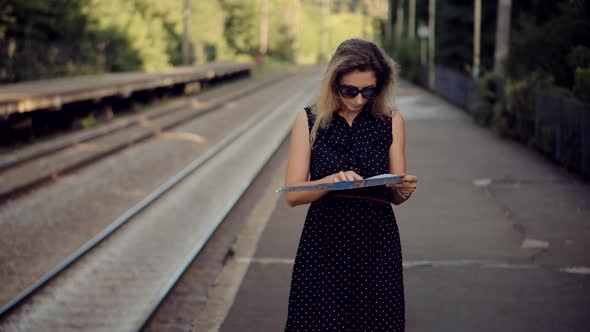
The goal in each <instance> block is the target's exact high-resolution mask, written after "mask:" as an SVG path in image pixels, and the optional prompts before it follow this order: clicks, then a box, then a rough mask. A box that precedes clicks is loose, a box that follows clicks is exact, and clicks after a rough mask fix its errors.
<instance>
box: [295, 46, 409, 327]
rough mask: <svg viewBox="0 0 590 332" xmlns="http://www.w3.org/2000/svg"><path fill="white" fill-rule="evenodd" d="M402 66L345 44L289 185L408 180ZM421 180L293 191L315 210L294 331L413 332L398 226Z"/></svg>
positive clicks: (310, 119)
mask: <svg viewBox="0 0 590 332" xmlns="http://www.w3.org/2000/svg"><path fill="white" fill-rule="evenodd" d="M395 83H396V66H395V64H394V63H393V61H392V60H391V59H390V58H389V57H388V56H387V55H386V54H385V53H384V52H383V50H381V49H380V48H379V47H377V46H376V45H375V44H373V43H372V42H369V41H366V40H361V39H349V40H346V41H344V42H343V43H342V44H340V46H338V48H337V49H336V51H335V53H334V56H333V57H332V59H331V60H330V63H329V64H328V67H327V69H326V73H325V77H324V79H323V81H322V83H321V87H320V91H319V95H318V96H317V98H316V101H315V103H314V105H313V106H312V107H308V108H306V109H305V112H303V111H301V112H299V113H298V114H297V117H296V120H295V125H294V127H293V131H292V134H291V149H290V152H289V161H288V163H287V174H286V179H285V185H287V186H291V185H303V184H313V183H323V182H336V181H347V180H361V179H363V178H366V177H371V176H375V175H379V174H383V173H392V174H405V172H406V159H405V134H404V122H403V119H402V117H401V114H400V113H399V112H398V111H394V105H393V99H392V98H393V88H394V85H395ZM416 183H417V178H416V176H413V175H406V176H404V182H403V183H401V184H394V185H390V186H387V187H386V186H376V187H369V188H359V189H349V190H341V191H328V190H324V191H300V192H286V193H285V198H286V200H287V202H288V204H289V205H290V206H295V205H299V204H306V203H311V205H310V207H309V210H308V213H307V217H306V219H305V225H304V227H303V231H302V234H301V239H300V242H299V248H298V250H297V256H296V258H295V265H294V267H293V275H292V280H291V291H290V294H289V310H288V319H287V323H286V329H285V330H286V331H403V330H404V313H405V311H404V310H405V304H404V289H403V276H402V273H403V271H402V255H401V245H400V239H399V233H398V228H397V225H396V220H395V215H394V213H393V209H392V206H391V203H393V204H395V205H399V204H402V203H403V202H405V201H406V200H408V199H409V198H410V197H411V195H412V193H413V192H414V190H415V189H416Z"/></svg>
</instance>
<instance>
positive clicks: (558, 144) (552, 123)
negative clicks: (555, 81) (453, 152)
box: [422, 66, 590, 177]
mask: <svg viewBox="0 0 590 332" xmlns="http://www.w3.org/2000/svg"><path fill="white" fill-rule="evenodd" d="M422 84H423V86H425V87H427V86H428V67H427V66H423V67H422ZM478 90H479V85H478V82H477V81H476V80H474V79H473V78H472V77H471V76H469V75H467V74H464V73H460V72H457V71H455V70H452V69H448V68H445V67H442V66H436V68H435V87H434V92H436V93H437V94H439V95H441V96H443V97H444V98H446V99H447V100H449V101H450V102H452V103H454V104H456V105H457V106H460V107H462V108H463V109H465V110H466V111H469V107H470V105H471V103H472V102H473V101H474V100H475V98H476V96H477V93H478ZM524 93H529V92H524ZM530 93H531V94H532V95H531V94H529V95H522V96H521V99H522V100H521V102H520V103H517V102H514V103H513V104H514V106H515V109H514V113H513V118H512V122H513V123H512V126H511V127H512V130H513V137H514V138H515V139H517V140H519V141H520V142H522V143H524V144H528V145H531V144H532V145H533V146H534V147H536V148H537V149H539V150H540V151H541V152H542V153H544V154H546V155H548V156H550V157H551V158H553V159H554V160H556V161H557V162H559V163H561V164H563V165H566V166H567V167H568V168H569V169H572V170H574V171H576V172H579V173H580V174H582V175H583V176H585V177H590V104H587V103H582V102H580V101H577V100H574V99H570V98H565V97H562V96H557V95H552V94H548V93H545V92H542V91H535V92H530ZM496 97H497V98H496V100H498V101H499V100H503V99H504V98H505V86H504V83H499V84H498V85H497V86H496ZM529 101H532V105H529V104H531V103H530V102H529Z"/></svg>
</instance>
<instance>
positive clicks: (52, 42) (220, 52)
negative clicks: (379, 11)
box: [0, 0, 376, 83]
mask: <svg viewBox="0 0 590 332" xmlns="http://www.w3.org/2000/svg"><path fill="white" fill-rule="evenodd" d="M266 1H267V3H268V5H269V14H268V22H269V29H268V31H269V34H268V49H267V56H269V57H271V58H272V59H273V60H276V61H289V62H297V63H315V62H316V61H317V60H318V58H320V56H319V53H320V52H321V50H322V49H324V50H325V51H324V52H331V51H332V50H333V48H334V47H335V46H336V45H337V44H338V43H339V42H340V41H342V40H343V39H345V38H349V37H353V36H357V37H358V36H362V32H363V31H365V32H366V33H367V35H366V37H368V38H372V37H376V35H374V34H373V23H374V22H373V20H363V17H362V8H361V7H362V6H361V3H362V1H361V0H334V1H331V7H330V14H329V16H328V17H326V18H324V17H323V16H322V11H321V5H322V2H321V1H317V0H266ZM262 2H263V0H211V1H198V0H192V1H191V2H190V4H191V8H190V9H191V14H190V28H189V40H190V50H191V54H190V58H191V62H192V63H204V62H207V61H220V60H229V59H232V60H248V61H251V60H252V59H253V57H254V56H255V55H256V54H257V53H258V52H259V49H260V43H261V41H260V38H261V37H260V22H261V15H262V14H261V4H262ZM183 6H184V1H183V0H171V1H160V0H133V1H120V0H5V1H2V2H0V83H8V82H17V81H23V80H33V79H40V78H49V77H59V76H69V75H79V74H93V73H102V72H114V71H133V70H157V69H162V68H167V67H170V66H175V65H180V64H181V63H182V53H181V44H182V37H183ZM324 20H327V21H326V22H327V23H326V26H327V30H328V31H327V34H328V38H327V39H328V45H322V40H321V26H322V22H323V21H324ZM363 25H364V26H363ZM322 46H324V47H322Z"/></svg>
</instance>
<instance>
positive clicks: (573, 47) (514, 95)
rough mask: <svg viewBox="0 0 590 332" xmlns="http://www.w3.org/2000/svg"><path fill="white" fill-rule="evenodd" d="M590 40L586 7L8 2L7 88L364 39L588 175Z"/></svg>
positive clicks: (261, 0) (492, 123) (305, 55)
mask: <svg viewBox="0 0 590 332" xmlns="http://www.w3.org/2000/svg"><path fill="white" fill-rule="evenodd" d="M589 35H590V4H589V1H586V0H563V1H537V0H523V1H506V0H502V1H480V0H474V1H473V0H445V1H429V0H406V1H402V0H397V1H396V0H389V1H388V0H274V1H271V0H212V1H196V0H193V1H190V0H177V1H155V0H135V1H115V0H84V1H74V0H71V1H67V0H64V1H40V0H39V1H36V0H24V1H3V2H2V4H1V5H0V54H1V56H0V83H4V84H7V83H15V82H22V81H29V80H38V79H46V78H56V77H68V76H76V75H91V74H101V73H110V72H126V71H157V70H164V69H167V68H171V67H173V66H180V65H183V64H184V65H189V64H203V63H207V62H219V61H228V60H233V61H241V62H249V61H255V62H256V63H258V64H264V65H265V67H264V68H277V67H280V66H284V65H287V64H298V65H308V64H316V63H323V62H325V61H326V60H327V59H328V58H329V57H330V55H331V52H332V51H333V50H334V48H335V47H336V46H337V45H338V44H339V43H340V42H341V41H342V40H344V39H346V38H350V37H362V38H367V39H371V40H374V41H375V42H376V43H378V44H379V45H381V46H383V47H384V48H385V49H386V50H387V51H388V52H389V53H390V54H391V55H392V57H393V58H394V59H395V60H396V61H397V62H398V63H399V64H400V66H401V75H402V76H403V77H404V78H406V79H407V80H409V81H410V82H413V83H415V84H421V85H424V86H426V87H428V88H430V89H431V90H435V91H437V92H438V93H439V94H441V95H443V96H445V97H446V98H448V99H449V100H451V101H453V102H454V103H457V104H458V105H460V106H462V107H464V108H466V109H468V110H470V112H471V113H472V114H473V116H474V117H475V119H476V121H477V122H478V123H480V124H481V125H484V126H489V127H491V128H493V129H494V130H495V131H496V132H498V133H499V134H500V135H502V136H504V137H511V138H515V139H518V140H520V141H521V142H523V143H525V144H528V145H536V146H537V147H538V148H539V149H540V150H541V151H543V152H545V153H546V154H548V155H554V154H557V155H556V156H555V158H556V159H557V160H558V161H560V162H562V163H564V164H566V165H569V166H570V167H571V168H574V169H577V170H578V171H583V173H584V174H589V172H590V171H588V170H587V169H585V170H583V169H582V168H584V167H587V166H585V165H581V164H580V163H582V160H579V158H580V156H581V151H580V149H581V148H580V147H579V145H580V144H582V141H583V139H581V136H580V135H582V136H584V135H585V134H584V133H580V130H581V129H579V128H574V127H575V126H573V125H572V124H571V123H578V122H581V121H582V120H580V111H578V109H582V108H584V106H583V105H581V104H580V103H579V102H583V101H588V99H589V98H590V38H588V36H589ZM428 68H429V69H428ZM549 104H550V105H554V106H548V105H549ZM555 105H557V106H555ZM556 108H560V110H562V109H563V110H564V111H559V112H558V113H556V112H555V109H556ZM537 109H539V110H538V112H536V110H537ZM551 109H553V111H552V110H551ZM535 114H538V116H537V117H535ZM561 116H563V117H565V118H567V119H566V120H567V121H565V120H564V121H562V122H567V123H564V124H563V125H562V127H559V128H558V127H556V126H557V124H556V121H554V119H556V118H558V117H561ZM536 127H539V128H537V129H535V128H536ZM561 132H567V133H568V134H567V135H562V134H560V133H561ZM566 136H568V137H566ZM556 150H559V151H556ZM584 158H588V157H587V156H586V157H584ZM572 159H575V160H572Z"/></svg>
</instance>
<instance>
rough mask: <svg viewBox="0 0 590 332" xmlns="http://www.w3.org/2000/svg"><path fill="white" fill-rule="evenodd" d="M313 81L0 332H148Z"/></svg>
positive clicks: (194, 166)
mask: <svg viewBox="0 0 590 332" xmlns="http://www.w3.org/2000/svg"><path fill="white" fill-rule="evenodd" d="M312 88H313V84H307V85H305V86H304V87H303V89H299V90H298V92H296V93H294V94H293V95H292V97H290V98H288V99H287V100H285V101H284V102H282V103H280V105H279V106H278V107H273V109H271V110H270V111H268V112H260V113H258V114H256V115H255V116H254V117H251V118H250V119H248V121H246V122H244V123H242V124H241V126H240V127H239V128H238V129H237V130H232V132H231V134H230V135H229V136H227V137H226V138H224V139H223V140H222V141H221V142H219V143H217V144H215V145H214V146H212V147H210V148H209V149H208V150H207V151H206V153H204V154H202V155H200V156H199V157H198V158H196V159H195V160H193V162H191V163H190V165H188V166H187V167H185V168H184V169H183V170H182V171H180V172H179V173H177V174H176V175H175V176H173V177H172V178H170V179H169V180H168V181H167V182H166V183H164V184H163V185H162V186H160V187H159V188H158V189H156V190H155V191H153V192H152V193H150V194H149V195H147V196H146V197H145V198H144V199H143V200H141V201H140V202H139V203H137V204H136V205H135V206H134V207H132V208H131V209H129V210H128V211H127V212H125V213H124V214H122V215H121V216H120V217H119V218H117V219H116V220H115V221H113V222H112V223H111V224H110V225H109V226H108V227H107V228H106V229H104V230H103V231H102V232H101V233H100V234H98V235H96V236H95V237H94V238H93V239H92V240H90V241H88V242H87V243H86V244H85V245H83V246H82V247H81V248H79V249H78V250H77V251H76V252H75V253H73V254H72V255H70V256H69V257H67V258H66V259H65V260H64V261H62V262H61V263H60V264H58V265H57V266H55V267H54V268H53V269H52V270H51V271H49V272H48V273H46V274H45V275H44V276H43V277H42V278H40V279H39V280H38V281H37V282H36V283H35V284H34V285H33V286H31V287H30V288H29V289H27V290H25V291H24V292H22V293H21V294H19V295H18V296H17V297H16V298H15V299H13V300H12V301H10V302H9V303H8V304H6V305H5V306H3V307H2V308H1V309H0V317H1V318H0V330H8V331H11V330H16V331H20V330H24V331H29V330H30V331H34V330H60V331H61V330H68V329H72V330H76V329H82V328H83V329H93V330H105V331H136V330H140V329H141V328H142V326H143V325H144V324H145V322H146V321H147V320H148V319H149V317H150V316H151V314H152V313H153V312H154V310H155V309H156V308H157V307H158V305H159V304H160V303H161V301H162V299H163V298H164V297H165V296H166V294H167V293H168V291H169V290H170V289H171V288H172V287H173V286H174V284H175V283H176V281H177V280H178V278H179V277H180V276H181V275H182V273H183V272H184V271H185V269H186V268H187V266H188V265H189V264H190V263H191V262H192V261H193V259H194V258H195V257H196V256H197V255H198V254H199V252H200V251H201V249H202V248H203V246H204V245H205V243H206V242H207V240H208V239H209V237H210V236H211V234H212V233H213V232H214V231H215V229H217V227H218V226H219V225H220V223H221V222H222V221H223V219H224V217H225V215H227V213H228V212H229V211H230V210H231V209H232V207H233V206H234V204H235V203H236V202H237V200H238V199H239V198H240V196H241V195H242V194H243V193H244V192H245V190H246V189H247V188H248V186H249V185H250V183H251V182H252V181H253V179H254V178H255V177H256V175H257V174H258V172H259V171H260V169H261V168H262V167H263V166H264V164H265V163H266V161H267V160H268V159H269V158H270V157H271V156H272V154H273V153H274V151H275V150H276V148H277V147H278V145H279V144H280V143H281V142H282V141H283V140H284V138H285V137H286V135H287V134H288V131H289V128H290V126H291V124H292V121H293V119H294V116H295V112H294V111H293V110H297V109H301V108H302V107H303V106H304V105H306V103H307V102H308V101H309V98H310V94H311V91H312Z"/></svg>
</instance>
